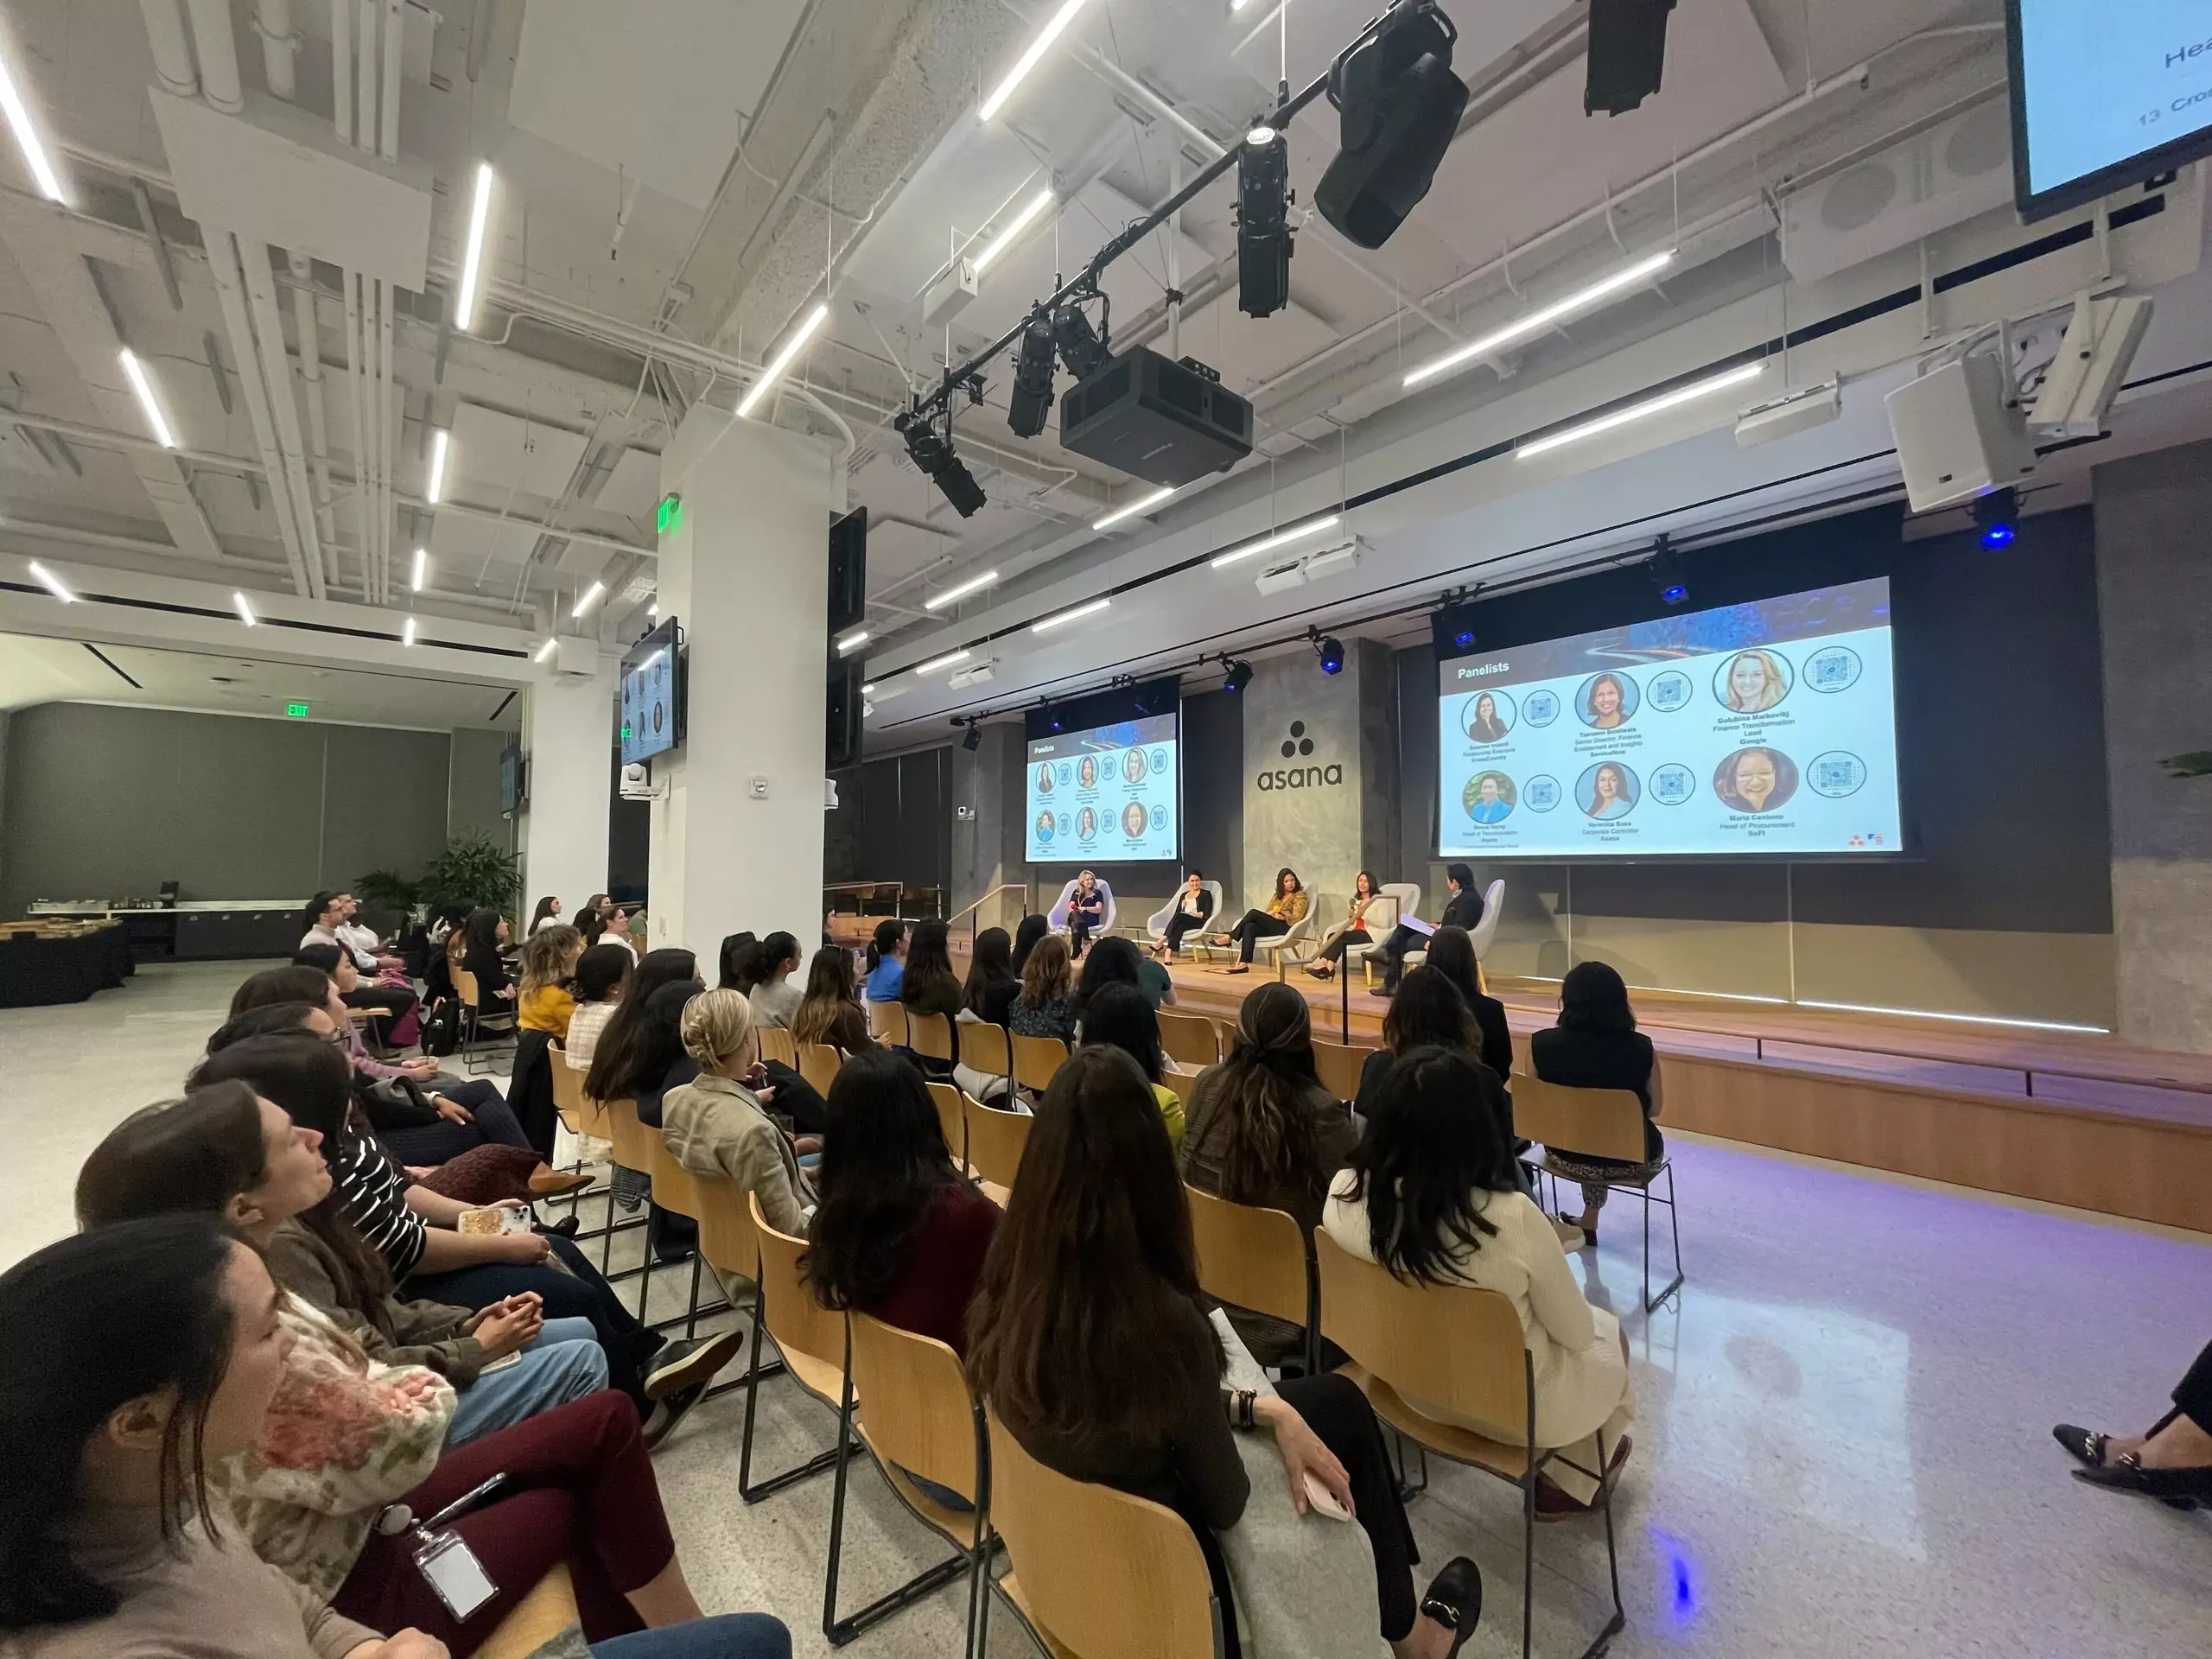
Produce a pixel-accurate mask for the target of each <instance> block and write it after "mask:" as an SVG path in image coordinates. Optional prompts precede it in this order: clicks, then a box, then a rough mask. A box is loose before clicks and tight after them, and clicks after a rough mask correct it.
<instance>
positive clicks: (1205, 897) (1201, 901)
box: [1152, 870, 1213, 962]
mask: <svg viewBox="0 0 2212 1659" xmlns="http://www.w3.org/2000/svg"><path fill="white" fill-rule="evenodd" d="M1204 883H1205V874H1204V873H1203V872H1201V871H1198V870H1192V872H1191V873H1190V874H1188V875H1185V877H1184V878H1183V887H1182V891H1180V892H1179V893H1177V894H1176V895H1175V913H1174V914H1173V916H1170V917H1169V918H1167V925H1166V929H1165V930H1163V931H1162V932H1161V934H1160V938H1159V939H1158V940H1157V941H1155V942H1154V944H1153V947H1152V954H1153V955H1154V956H1155V957H1159V958H1160V960H1161V961H1162V962H1166V960H1168V959H1169V958H1170V957H1173V955H1174V954H1175V953H1176V952H1177V951H1178V950H1181V949H1182V948H1183V936H1184V935H1185V933H1188V932H1190V931H1192V929H1193V928H1202V927H1204V926H1205V921H1206V918H1208V917H1210V916H1211V915H1212V914H1213V894H1211V893H1208V892H1207V891H1206V890H1205V886H1204Z"/></svg>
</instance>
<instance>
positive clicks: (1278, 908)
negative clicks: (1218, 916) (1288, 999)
mask: <svg viewBox="0 0 2212 1659" xmlns="http://www.w3.org/2000/svg"><path fill="white" fill-rule="evenodd" d="M1312 903H1313V896H1312V895H1311V894H1309V893H1307V892H1306V884H1305V883H1304V882H1303V881H1301V880H1299V879H1298V872H1297V871H1296V870H1294V869H1292V868H1290V866H1289V865H1287V864H1286V865H1284V866H1283V867H1282V868H1281V869H1279V870H1277V871H1276V872H1275V891H1274V897H1273V898H1271V899H1268V907H1267V908H1266V909H1265V910H1248V911H1246V912H1244V916H1243V919H1242V920H1241V921H1239V922H1238V923H1237V924H1236V926H1235V927H1232V928H1231V929H1230V930H1229V931H1228V932H1226V933H1222V934H1217V935H1216V936H1215V938H1214V943H1215V944H1219V945H1229V944H1234V945H1236V947H1237V951H1236V966H1235V967H1234V968H1231V969H1229V971H1230V973H1232V974H1242V973H1248V972H1249V971H1250V969H1251V966H1252V947H1253V946H1254V945H1255V944H1256V943H1258V941H1260V940H1262V939H1273V938H1281V936H1282V935H1283V934H1285V933H1287V932H1289V931H1290V930H1291V929H1292V928H1293V927H1294V926H1296V925H1298V924H1299V923H1300V922H1302V921H1304V920H1305V919H1306V909H1307V907H1308V906H1310V905H1311V904H1312Z"/></svg>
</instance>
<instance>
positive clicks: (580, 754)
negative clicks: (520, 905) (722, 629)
mask: <svg viewBox="0 0 2212 1659" xmlns="http://www.w3.org/2000/svg"><path fill="white" fill-rule="evenodd" d="M613 745H614V668H613V664H611V663H609V664H606V665H605V666H604V667H602V668H601V671H600V672H598V673H596V674H594V675H591V676H589V677H585V676H583V675H580V674H558V673H554V672H552V671H550V669H549V670H548V671H547V672H546V677H545V678H544V679H543V680H541V681H540V682H539V683H537V684H536V685H533V686H531V688H530V696H529V702H528V705H527V707H526V708H525V709H524V714H523V749H524V753H526V754H527V755H528V756H529V759H530V798H529V800H528V801H527V802H526V803H525V804H524V808H523V824H522V837H521V845H522V858H523V902H524V904H526V905H535V904H536V903H537V900H538V899H539V898H540V896H542V895H543V894H545V893H552V894H555V895H556V897H558V898H559V899H560V900H561V903H562V905H563V906H564V907H565V910H566V913H567V914H568V915H569V916H571V917H573V916H575V913H576V912H577V911H578V910H580V909H582V906H583V903H584V901H585V900H586V899H589V898H590V897H591V896H592V894H594V893H599V892H602V891H604V890H605V888H606V887H607V819H608V817H609V814H610V812H611V810H612V798H613V784H612V782H611V781H610V780H611V779H612V776H613ZM523 919H524V920H525V921H527V920H528V919H529V916H528V912H524V918H523Z"/></svg>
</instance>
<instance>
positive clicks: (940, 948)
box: [899, 918, 961, 1083]
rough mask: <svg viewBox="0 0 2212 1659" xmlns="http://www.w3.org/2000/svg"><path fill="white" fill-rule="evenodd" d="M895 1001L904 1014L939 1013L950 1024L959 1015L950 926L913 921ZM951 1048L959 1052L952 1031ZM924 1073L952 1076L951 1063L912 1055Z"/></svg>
mask: <svg viewBox="0 0 2212 1659" xmlns="http://www.w3.org/2000/svg"><path fill="white" fill-rule="evenodd" d="M899 1001H900V1002H902V1003H904V1004H905V1005H906V1012H907V1013H908V1014H943V1015H944V1018H945V1022H946V1024H948V1025H950V1024H951V1023H952V1022H953V1021H954V1020H957V1019H958V1018H959V1017H960V1003H961V995H960V981H959V979H958V978H957V976H955V975H954V974H953V971H952V938H951V930H950V929H949V928H948V927H946V926H945V925H944V923H943V922H941V921H938V920H937V919H935V918H931V919H930V920H928V921H922V922H917V923H915V924H914V937H913V942H912V944H911V945H909V946H908V948H907V951H906V969H905V970H904V971H903V972H902V973H901V974H900V975H899ZM952 1052H953V1054H954V1055H955V1057H956V1058H957V1056H958V1054H959V1052H960V1039H959V1036H958V1034H957V1033H955V1034H954V1036H953V1039H952ZM913 1058H914V1059H915V1060H916V1062H917V1063H918V1064H919V1065H920V1066H921V1068H922V1071H923V1072H924V1073H925V1075H926V1076H928V1077H932V1078H934V1079H935V1080H936V1081H938V1082H939V1083H949V1082H950V1081H951V1079H952V1067H951V1065H950V1063H948V1062H946V1061H944V1060H938V1059H931V1058H929V1057H927V1056H925V1055H919V1054H918V1055H915V1056H914V1057H913Z"/></svg>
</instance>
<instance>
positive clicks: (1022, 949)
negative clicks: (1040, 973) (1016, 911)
mask: <svg viewBox="0 0 2212 1659" xmlns="http://www.w3.org/2000/svg"><path fill="white" fill-rule="evenodd" d="M1051 931H1052V919H1051V918H1049V917H1045V916H1024V917H1023V918H1021V919H1020V921H1019V922H1017V923H1015V924H1014V957H1013V959H1012V960H1011V961H1009V962H1008V963H1007V967H1009V968H1011V969H1013V970H1014V977H1015V978H1016V979H1020V977H1021V976H1022V974H1023V973H1024V972H1025V971H1026V970H1027V968H1028V966H1029V953H1030V952H1031V951H1032V950H1035V949H1036V948H1037V941H1038V940H1039V939H1041V938H1044V937H1045V936H1046V934H1047V933H1050V932H1051Z"/></svg>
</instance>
